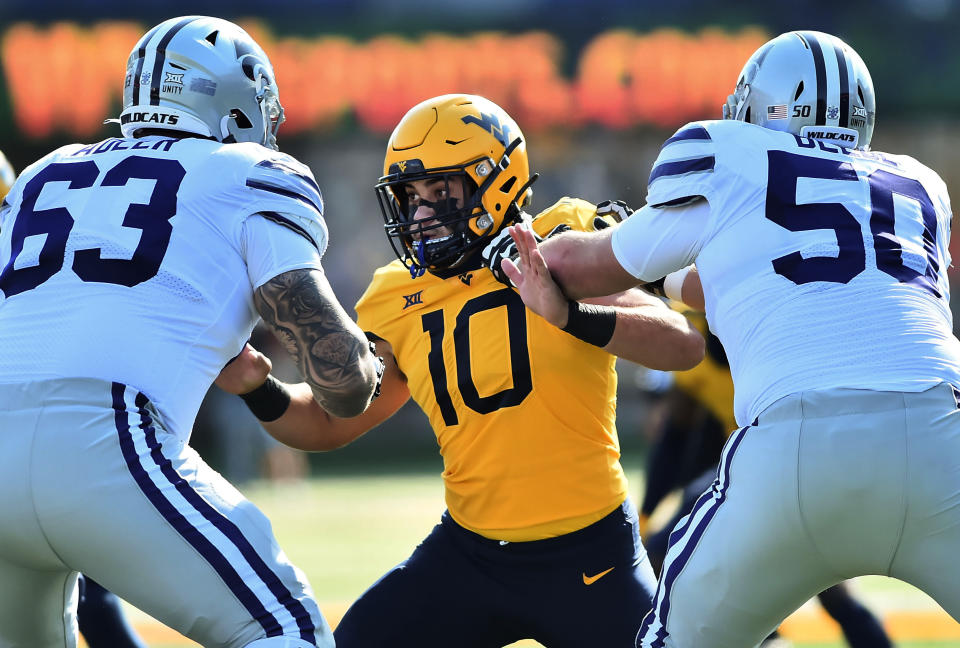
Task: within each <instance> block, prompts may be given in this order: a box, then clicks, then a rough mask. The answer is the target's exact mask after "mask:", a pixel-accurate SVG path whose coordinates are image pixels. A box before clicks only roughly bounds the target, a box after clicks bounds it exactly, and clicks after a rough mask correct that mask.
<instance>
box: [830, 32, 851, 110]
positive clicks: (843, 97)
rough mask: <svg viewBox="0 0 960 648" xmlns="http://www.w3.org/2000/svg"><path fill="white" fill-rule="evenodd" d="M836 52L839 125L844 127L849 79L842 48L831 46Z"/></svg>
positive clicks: (848, 107) (847, 108)
mask: <svg viewBox="0 0 960 648" xmlns="http://www.w3.org/2000/svg"><path fill="white" fill-rule="evenodd" d="M833 49H834V51H836V53H837V65H838V66H839V67H840V126H843V127H846V126H847V122H848V121H849V119H850V81H849V77H848V76H847V57H846V56H845V55H844V54H843V48H841V47H840V46H839V45H836V44H835V45H834V46H833Z"/></svg>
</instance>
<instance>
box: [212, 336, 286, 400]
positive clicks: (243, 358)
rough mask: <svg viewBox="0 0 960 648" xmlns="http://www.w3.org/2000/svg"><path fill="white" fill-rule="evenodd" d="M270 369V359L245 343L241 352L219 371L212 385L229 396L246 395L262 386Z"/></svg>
mask: <svg viewBox="0 0 960 648" xmlns="http://www.w3.org/2000/svg"><path fill="white" fill-rule="evenodd" d="M272 368H273V363H272V362H270V358H268V357H267V356H265V355H263V354H262V353H260V352H259V351H257V350H256V349H254V348H253V347H252V346H250V344H249V343H247V344H245V345H244V346H243V351H241V352H240V354H239V355H237V357H235V358H234V359H233V360H231V361H230V362H228V363H227V366H225V367H224V368H223V369H221V370H220V375H219V376H217V379H216V380H215V381H214V384H216V385H217V387H219V388H220V389H222V390H223V391H225V392H230V393H231V394H246V393H247V392H251V391H253V390H254V389H256V388H257V387H259V386H260V385H262V384H263V383H264V382H265V381H266V380H267V376H268V375H269V374H270V369H272Z"/></svg>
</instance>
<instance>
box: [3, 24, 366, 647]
mask: <svg viewBox="0 0 960 648" xmlns="http://www.w3.org/2000/svg"><path fill="white" fill-rule="evenodd" d="M282 121H283V110H282V108H281V106H280V102H279V99H278V95H277V88H276V82H275V80H274V74H273V69H272V67H271V65H270V62H269V60H268V59H267V56H266V54H264V52H263V50H262V49H261V48H260V47H259V46H258V45H257V44H256V43H255V42H254V41H253V40H252V39H251V38H250V36H249V35H247V34H246V33H245V32H244V31H243V30H241V29H240V28H239V27H237V26H236V25H234V24H233V23H230V22H227V21H224V20H219V19H216V18H207V17H198V16H190V17H181V18H174V19H171V20H168V21H165V22H163V23H161V24H160V25H157V26H156V27H154V28H153V29H152V30H150V31H149V32H148V33H147V34H146V35H144V36H143V37H142V38H141V39H140V41H139V42H138V43H137V44H136V45H135V47H134V49H133V52H132V53H131V55H130V58H129V60H128V62H127V75H126V81H125V84H124V101H123V111H122V113H121V115H120V123H121V130H122V133H123V137H118V138H110V139H107V140H105V141H103V142H99V143H96V144H89V145H83V144H75V145H70V146H66V147H63V148H61V149H58V150H57V151H54V152H53V153H51V154H50V155H48V156H47V157H45V158H43V159H42V160H40V161H39V162H37V163H35V164H34V165H32V166H30V167H29V168H27V169H26V170H25V171H24V172H23V173H22V174H21V176H20V178H19V179H18V180H17V181H16V183H15V184H14V185H13V187H12V189H11V190H10V193H9V194H8V196H7V198H6V201H5V202H4V203H3V208H2V210H0V291H2V296H0V339H2V340H3V344H2V345H0V492H2V493H3V494H4V496H3V497H2V498H0V646H4V647H5V648H6V647H11V646H12V647H28V646H29V647H30V648H38V647H39V648H47V647H51V648H52V647H57V648H62V647H64V646H68V647H73V646H76V641H77V639H76V621H75V617H74V609H75V606H76V582H77V572H78V571H82V572H84V573H86V574H89V575H90V576H92V577H93V578H95V579H96V580H97V581H99V582H101V583H102V584H103V585H105V586H106V587H108V588H109V589H110V590H112V591H114V592H116V593H117V594H118V595H120V596H122V597H123V598H124V599H126V600H128V601H130V602H131V603H133V604H134V605H136V606H137V607H139V608H141V609H142V610H144V611H146V612H148V613H149V614H151V615H152V616H154V617H155V618H157V619H159V620H160V621H162V622H163V623H165V624H166V625H168V626H170V627H172V628H175V629H177V630H179V631H180V632H181V633H183V634H184V635H186V636H188V637H190V638H191V639H193V640H195V641H197V642H198V643H200V644H202V645H204V646H223V647H230V648H240V647H241V646H256V647H258V648H273V647H276V648H280V647H285V648H308V647H311V646H314V647H319V646H333V639H332V636H331V633H330V629H329V627H328V626H327V624H326V622H325V621H324V619H323V617H322V615H321V614H320V611H319V609H318V608H317V605H316V603H315V601H314V599H313V596H312V593H311V591H310V587H309V585H308V583H307V582H306V579H305V578H304V576H303V574H302V573H301V572H300V571H299V570H297V569H296V568H295V567H294V566H293V565H292V564H290V562H289V561H288V560H287V559H286V557H285V555H284V554H283V552H282V551H281V550H280V548H279V547H278V546H277V542H276V540H275V538H274V537H273V533H272V531H271V529H270V524H269V522H268V521H267V520H266V518H265V517H264V516H263V515H262V514H261V513H260V512H259V511H257V509H256V508H255V507H254V506H253V505H252V504H250V502H248V501H247V500H245V499H244V498H243V496H242V495H241V494H240V493H239V492H238V491H237V490H236V489H234V488H233V487H232V486H230V484H228V483H227V482H226V481H225V480H224V479H223V478H222V477H220V476H219V475H218V474H217V473H215V472H214V471H212V470H211V469H210V468H209V467H208V466H207V465H206V464H205V463H204V462H203V461H202V460H201V459H200V457H199V456H198V455H197V454H196V453H195V452H194V451H193V450H192V449H191V448H190V447H189V446H188V445H187V442H188V439H189V435H190V430H191V427H192V424H193V419H194V417H195V415H196V411H197V408H198V406H199V404H200V401H201V399H202V398H203V395H204V393H205V392H206V390H207V388H208V387H209V385H210V383H211V382H212V381H213V379H214V377H216V375H217V373H218V372H219V371H220V369H221V368H222V367H223V366H224V365H225V364H226V363H227V362H228V361H229V360H230V359H231V358H232V357H234V356H236V355H237V354H238V353H240V351H241V350H242V349H243V347H244V343H245V340H246V339H247V338H248V336H249V335H250V332H251V330H252V329H253V326H254V324H255V323H256V322H257V321H258V319H260V318H261V317H262V318H263V320H264V321H265V322H266V323H267V324H268V325H269V326H271V327H272V328H273V329H274V331H276V332H277V333H278V334H279V335H280V336H281V337H282V339H283V340H284V341H285V343H286V346H287V348H288V350H289V351H290V353H291V354H292V355H293V357H294V359H295V360H296V362H297V364H298V366H299V368H300V370H301V372H302V373H303V375H304V378H305V379H306V381H307V383H308V384H310V386H311V388H312V390H313V393H314V396H315V398H316V399H317V400H318V402H319V403H320V404H321V405H322V406H323V407H324V408H325V409H326V410H327V411H329V412H330V413H331V414H333V415H335V416H353V415H356V414H359V413H360V412H362V411H363V410H364V409H365V408H366V407H367V405H368V404H369V403H370V401H371V399H372V398H373V397H374V394H375V390H376V388H377V385H378V383H379V375H380V374H381V373H382V363H381V362H380V361H379V360H378V359H377V358H376V357H375V356H374V355H373V354H372V353H371V350H370V347H369V345H368V343H367V341H366V339H365V337H364V335H363V333H362V332H361V330H360V329H359V328H358V327H357V326H356V324H355V323H354V322H353V321H351V320H350V318H349V317H348V316H347V314H346V313H345V312H344V310H343V308H342V307H341V306H340V304H339V303H338V302H337V300H336V298H335V296H334V294H333V291H332V290H331V288H330V286H329V284H328V282H327V280H326V278H325V276H324V273H323V270H322V266H321V262H320V261H321V256H322V254H323V251H324V248H325V247H326V243H327V230H326V226H325V224H324V220H323V201H322V198H321V195H320V192H319V189H318V187H317V183H316V181H315V180H314V178H313V175H312V174H311V172H310V170H309V169H308V168H307V167H306V166H304V165H302V164H300V163H299V162H297V161H296V160H294V159H293V158H291V157H289V156H287V155H284V154H281V153H278V152H277V151H276V150H275V149H276V131H277V128H278V127H279V125H280V123H281V122H282ZM247 399H248V402H250V403H251V406H252V407H253V408H255V409H258V410H259V411H260V414H261V416H264V415H265V416H267V417H268V418H269V416H270V412H273V411H277V409H278V408H279V409H280V410H281V411H282V409H283V408H284V407H285V405H286V403H284V402H283V393H282V392H278V391H277V390H276V389H272V388H271V386H270V384H269V383H267V384H265V385H264V388H263V389H261V390H258V391H257V392H255V393H253V394H250V395H247Z"/></svg>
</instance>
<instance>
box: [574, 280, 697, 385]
mask: <svg viewBox="0 0 960 648" xmlns="http://www.w3.org/2000/svg"><path fill="white" fill-rule="evenodd" d="M583 301H584V302H585V303H591V304H597V305H603V306H610V307H612V309H613V311H614V313H615V316H616V322H615V325H614V329H613V335H612V336H611V338H610V341H609V342H608V343H607V344H605V345H604V346H603V349H604V350H605V351H607V352H609V353H611V354H613V355H615V356H618V357H621V358H624V359H626V360H630V361H631V362H636V363H638V364H642V365H643V366H645V367H649V368H650V369H659V370H661V371H685V370H687V369H692V368H693V367H695V366H697V364H699V362H700V361H701V360H702V359H703V354H704V346H705V342H704V339H703V336H702V335H700V332H699V331H698V330H697V329H696V327H694V326H693V325H692V324H691V323H690V320H688V319H687V318H686V317H684V316H683V315H681V314H680V313H678V312H676V311H674V310H672V309H670V308H669V307H668V306H667V305H666V304H665V303H664V302H663V301H662V300H660V299H658V298H656V297H654V296H652V295H650V294H649V293H646V292H644V291H643V290H640V289H639V288H633V289H630V290H627V291H624V292H622V293H618V294H617V295H612V296H610V297H600V298H594V299H587V300H583ZM565 319H566V318H562V319H561V320H560V321H558V322H557V324H558V325H559V327H560V328H564V326H566V325H567V322H566V321H563V320H565Z"/></svg>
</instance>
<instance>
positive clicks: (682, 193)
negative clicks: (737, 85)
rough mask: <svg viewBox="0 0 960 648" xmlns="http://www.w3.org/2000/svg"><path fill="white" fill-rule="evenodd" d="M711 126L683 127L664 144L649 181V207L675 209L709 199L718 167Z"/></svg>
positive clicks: (693, 124)
mask: <svg viewBox="0 0 960 648" xmlns="http://www.w3.org/2000/svg"><path fill="white" fill-rule="evenodd" d="M712 123H716V122H712ZM710 124H711V122H692V123H690V124H687V125H685V126H682V127H681V128H680V129H679V130H678V131H677V132H676V133H674V134H673V135H672V136H671V137H670V138H669V139H668V140H667V141H666V142H664V143H663V147H662V148H661V149H660V154H659V155H658V156H657V160H656V161H655V162H654V163H653V168H652V169H651V171H650V178H649V179H648V180H647V204H649V205H651V206H653V207H671V206H677V205H682V204H686V203H689V202H691V201H693V200H696V199H698V198H700V197H704V198H705V197H707V196H708V194H709V193H710V190H711V189H712V187H711V184H712V183H711V182H710V181H711V179H712V178H711V176H712V175H713V171H714V168H715V167H716V143H715V142H714V140H713V137H712V136H711V134H710V130H709V126H710Z"/></svg>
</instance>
